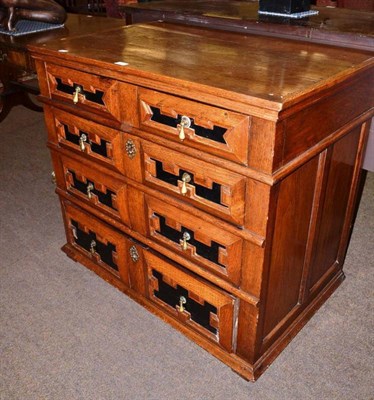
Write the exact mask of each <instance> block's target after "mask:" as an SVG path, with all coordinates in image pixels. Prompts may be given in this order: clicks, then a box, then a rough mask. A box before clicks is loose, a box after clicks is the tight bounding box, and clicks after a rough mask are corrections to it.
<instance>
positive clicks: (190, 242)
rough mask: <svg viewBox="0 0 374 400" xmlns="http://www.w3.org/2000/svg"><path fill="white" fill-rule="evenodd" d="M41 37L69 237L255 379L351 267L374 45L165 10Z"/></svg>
mask: <svg viewBox="0 0 374 400" xmlns="http://www.w3.org/2000/svg"><path fill="white" fill-rule="evenodd" d="M114 38H116V40H115V41H114ZM30 50H31V53H32V55H33V57H34V60H35V63H36V68H37V71H38V77H39V81H40V88H41V96H40V100H41V101H42V102H43V104H44V109H45V120H46V125H47V129H48V147H49V148H50V150H51V155H52V162H53V166H54V171H55V175H56V193H57V194H58V196H59V198H60V200H61V205H62V210H63V218H64V224H65V230H66V238H67V243H66V245H65V246H64V247H63V250H64V251H65V252H66V254H67V255H68V256H69V257H71V258H72V259H74V260H76V261H79V262H80V263H82V264H83V265H85V266H86V267H88V268H90V269H92V270H93V271H95V272H96V273H97V274H98V275H100V276H101V277H103V278H104V279H105V280H107V281H108V282H110V283H111V284H113V285H114V286H116V287H118V288H119V289H120V290H122V291H123V292H124V293H126V294H128V295H129V296H130V297H132V298H133V299H135V300H136V301H138V302H139V303H140V304H142V305H143V306H144V307H146V308H147V309H148V310H150V311H152V312H153V313H155V314H156V315H158V316H160V317H161V319H162V320H163V321H166V322H168V323H170V324H171V325H172V326H174V327H175V328H177V329H178V330H179V331H181V332H182V333H183V334H185V335H186V336H187V337H189V338H190V339H192V340H194V341H195V342H196V343H197V344H199V345H200V346H202V347H203V348H204V349H206V350H208V351H209V352H211V353H212V354H213V355H214V356H216V357H217V358H219V359H220V360H222V361H223V362H225V363H226V364H227V365H228V366H230V367H231V368H232V369H234V370H235V371H236V372H237V373H239V374H240V375H241V376H243V377H244V378H245V379H249V380H256V379H257V378H258V377H259V376H260V375H261V374H262V373H263V372H264V371H265V370H266V368H267V367H268V366H269V365H270V364H271V363H272V361H273V360H274V359H275V358H276V357H277V356H278V355H279V353H280V352H281V351H282V350H283V349H284V348H285V347H286V346H287V344H288V343H289V342H290V340H291V339H292V338H293V337H294V336H295V335H296V334H297V332H298V331H299V330H300V329H302V327H303V326H304V325H305V324H306V323H307V321H308V320H309V319H310V318H311V317H312V315H313V314H314V313H315V312H316V311H317V310H318V308H319V307H320V306H321V305H322V304H323V303H324V302H325V301H326V300H327V298H328V297H329V296H330V295H331V294H332V293H333V292H334V290H335V289H336V288H337V287H338V286H339V285H340V283H341V282H342V280H343V279H344V273H343V270H342V267H343V263H344V256H345V252H346V249H347V245H348V238H349V232H350V228H351V224H352V219H353V215H354V204H355V199H356V196H357V189H358V183H359V171H360V167H361V164H362V158H363V151H364V147H365V143H366V140H367V135H368V131H369V124H370V120H371V118H372V116H373V114H374V95H373V94H374V93H373V90H374V85H373V84H372V83H373V79H374V59H373V53H372V52H365V51H358V50H348V49H344V48H335V47H331V46H324V45H319V44H308V45H305V44H302V43H300V42H298V41H290V40H284V39H280V38H271V39H270V38H264V37H261V36H255V35H239V34H236V33H224V32H220V33H218V32H213V31H211V30H205V29H201V28H196V27H195V28H194V27H182V26H180V25H169V24H166V23H152V24H141V25H137V26H135V25H134V26H130V27H126V28H119V29H117V30H116V31H112V32H108V33H106V34H105V35H100V34H92V35H89V36H87V37H81V38H79V40H78V39H74V38H71V39H67V40H65V41H63V42H61V41H54V42H48V43H46V44H45V46H43V45H39V46H38V45H32V46H30ZM61 50H63V51H62V52H61ZM126 63H127V64H126ZM368 83H370V84H368ZM241 147H242V148H241ZM332 329H333V328H332ZM323 340H324V338H321V342H323ZM315 362H321V363H323V360H317V361H315Z"/></svg>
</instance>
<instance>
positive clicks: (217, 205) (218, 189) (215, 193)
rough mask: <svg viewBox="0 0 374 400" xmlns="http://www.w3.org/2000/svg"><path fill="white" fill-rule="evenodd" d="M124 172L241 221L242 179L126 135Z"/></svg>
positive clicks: (195, 204)
mask: <svg viewBox="0 0 374 400" xmlns="http://www.w3.org/2000/svg"><path fill="white" fill-rule="evenodd" d="M124 142H125V148H126V151H127V155H126V156H125V157H124V165H125V174H126V175H127V176H128V177H129V178H131V179H134V180H136V181H138V182H140V183H143V184H145V185H147V186H150V187H153V188H156V189H157V190H161V191H164V192H166V193H168V194H171V195H173V196H176V197H177V198H178V199H179V200H182V201H186V202H188V203H190V204H192V205H193V206H196V207H198V208H201V209H202V210H204V211H206V212H209V213H211V214H213V215H215V216H218V217H220V218H222V219H225V220H227V221H229V222H231V223H233V224H235V225H239V226H242V225H243V224H244V212H245V194H246V178H245V177H243V176H241V175H239V174H236V173H234V172H230V171H227V170H225V169H223V168H220V167H217V166H213V165H211V164H209V163H206V162H203V161H201V160H198V159H196V158H192V157H189V156H186V155H185V154H181V153H178V152H176V151H173V150H170V149H168V148H165V147H162V146H159V145H157V144H154V143H151V142H149V141H146V140H142V139H139V138H137V137H134V136H131V135H129V134H124Z"/></svg>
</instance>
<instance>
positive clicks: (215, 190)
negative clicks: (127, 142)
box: [151, 158, 227, 207]
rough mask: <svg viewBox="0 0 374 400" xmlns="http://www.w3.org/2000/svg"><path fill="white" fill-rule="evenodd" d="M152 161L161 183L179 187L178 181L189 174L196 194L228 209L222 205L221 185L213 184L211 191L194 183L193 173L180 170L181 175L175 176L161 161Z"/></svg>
mask: <svg viewBox="0 0 374 400" xmlns="http://www.w3.org/2000/svg"><path fill="white" fill-rule="evenodd" d="M151 160H152V161H154V162H155V163H156V178H157V179H160V180H161V181H164V182H166V183H169V184H171V185H173V186H178V180H179V181H181V180H182V176H183V174H184V173H185V172H187V173H188V174H189V175H190V177H191V180H190V182H189V184H190V185H193V186H195V192H196V194H197V196H199V197H202V198H204V199H207V200H209V201H212V202H213V203H216V204H219V205H221V206H223V207H227V206H226V205H225V204H222V203H221V185H220V184H219V183H216V182H213V185H212V188H211V189H209V188H207V187H205V186H202V185H198V184H196V183H195V182H194V174H192V173H191V172H188V171H185V170H183V169H180V170H179V175H174V174H171V173H170V172H167V171H164V169H163V165H162V162H161V161H158V160H156V159H154V158H151Z"/></svg>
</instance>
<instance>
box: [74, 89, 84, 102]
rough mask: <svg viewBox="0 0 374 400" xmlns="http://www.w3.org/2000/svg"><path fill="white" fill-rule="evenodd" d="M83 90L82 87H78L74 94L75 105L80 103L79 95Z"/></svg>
mask: <svg viewBox="0 0 374 400" xmlns="http://www.w3.org/2000/svg"><path fill="white" fill-rule="evenodd" d="M81 91H82V88H81V87H80V86H76V87H75V90H74V94H73V103H74V104H77V103H78V101H79V94H80V93H81Z"/></svg>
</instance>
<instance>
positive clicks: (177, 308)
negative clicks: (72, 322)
mask: <svg viewBox="0 0 374 400" xmlns="http://www.w3.org/2000/svg"><path fill="white" fill-rule="evenodd" d="M144 260H145V264H146V271H147V272H146V273H147V280H148V294H149V298H150V299H151V300H152V301H153V302H154V303H156V304H157V305H159V306H160V307H161V308H162V309H163V310H164V311H166V312H167V313H169V314H172V315H173V316H174V317H175V318H177V319H178V320H179V321H181V322H182V323H184V324H186V325H187V326H189V327H191V328H192V329H194V330H196V331H198V332H199V333H201V334H203V335H204V336H207V337H208V338H209V339H211V340H213V341H215V342H217V343H218V344H219V345H220V346H222V347H223V348H224V349H225V350H227V351H231V350H232V346H233V327H234V306H235V303H236V299H235V298H234V297H233V296H231V295H229V294H228V293H226V292H224V291H222V290H219V289H218V288H216V287H214V286H212V285H210V284H208V283H206V282H204V281H202V280H200V279H197V278H195V277H194V276H192V275H191V274H189V273H187V272H184V271H183V270H181V269H179V268H177V267H175V266H174V265H172V264H171V263H170V262H168V261H166V260H164V259H163V258H160V257H158V256H157V255H155V254H153V253H151V252H149V251H144Z"/></svg>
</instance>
